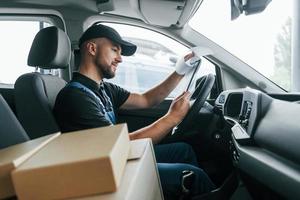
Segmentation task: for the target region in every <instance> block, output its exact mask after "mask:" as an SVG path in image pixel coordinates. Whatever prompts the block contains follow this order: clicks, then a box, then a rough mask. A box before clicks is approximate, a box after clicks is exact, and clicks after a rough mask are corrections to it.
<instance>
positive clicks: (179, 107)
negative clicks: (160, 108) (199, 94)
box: [166, 92, 191, 126]
mask: <svg viewBox="0 0 300 200" xmlns="http://www.w3.org/2000/svg"><path fill="white" fill-rule="evenodd" d="M190 96H191V94H190V93H189V92H183V93H182V94H181V95H180V96H178V97H177V98H175V99H174V100H173V102H172V104H171V106H170V108H169V111H168V113H167V114H166V117H167V118H169V119H171V121H172V123H174V124H173V125H174V126H176V125H177V124H179V123H180V122H181V121H182V119H183V118H184V117H185V115H186V114H187V112H188V111H189V109H190V103H189V101H190Z"/></svg>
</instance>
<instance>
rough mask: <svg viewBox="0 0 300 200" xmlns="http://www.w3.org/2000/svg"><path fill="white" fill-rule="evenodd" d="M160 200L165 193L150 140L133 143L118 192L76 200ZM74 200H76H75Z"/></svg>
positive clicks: (77, 199)
mask: <svg viewBox="0 0 300 200" xmlns="http://www.w3.org/2000/svg"><path fill="white" fill-rule="evenodd" d="M102 199H103V200H104V199H105V200H116V199H118V200H119V199H122V200H141V199H142V200H154V199H155V200H160V199H163V192H162V189H161V185H160V179H159V174H158V171H157V165H156V160H155V155H154V151H153V146H152V142H151V140H150V139H140V140H134V141H131V152H130V155H129V160H128V162H127V164H126V167H125V172H124V176H123V178H122V182H121V185H120V187H119V188H118V190H117V191H116V192H113V193H106V194H102V195H94V196H87V197H83V198H76V200H102ZM73 200H74V199H73Z"/></svg>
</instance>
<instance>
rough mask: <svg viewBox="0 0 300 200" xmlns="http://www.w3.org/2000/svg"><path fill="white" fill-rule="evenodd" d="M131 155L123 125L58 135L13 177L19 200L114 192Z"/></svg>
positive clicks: (15, 172) (18, 169) (15, 171)
mask: <svg viewBox="0 0 300 200" xmlns="http://www.w3.org/2000/svg"><path fill="white" fill-rule="evenodd" d="M129 151H130V143H129V136H128V130H127V125H126V124H121V125H116V126H109V127H104V128H94V129H88V130H83V131H76V132H72V133H66V134H62V135H60V136H59V137H58V138H56V139H55V140H53V141H52V142H50V143H49V144H48V145H46V146H45V147H44V148H43V149H41V150H40V151H39V152H38V153H36V154H34V155H33V156H31V157H30V158H29V159H28V160H26V162H24V163H23V164H22V165H20V166H19V167H18V168H17V169H16V170H14V171H13V173H12V178H13V183H14V186H15V190H16V194H17V196H18V198H19V199H20V200H21V199H26V200H28V199H30V200H35V199H38V200H40V199H64V198H71V197H79V196H85V195H91V194H99V193H102V192H113V191H116V189H117V187H118V185H119V184H120V181H121V178H122V175H123V171H124V168H125V164H126V161H127V158H128V155H129Z"/></svg>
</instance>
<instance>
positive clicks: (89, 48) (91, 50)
mask: <svg viewBox="0 0 300 200" xmlns="http://www.w3.org/2000/svg"><path fill="white" fill-rule="evenodd" d="M86 48H87V51H88V53H89V54H91V55H92V56H95V55H96V51H97V46H96V44H95V43H94V42H88V43H87V44H86Z"/></svg>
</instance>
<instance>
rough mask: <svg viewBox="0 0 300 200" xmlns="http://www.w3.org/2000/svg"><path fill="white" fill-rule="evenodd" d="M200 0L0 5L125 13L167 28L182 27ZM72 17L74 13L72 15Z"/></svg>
mask: <svg viewBox="0 0 300 200" xmlns="http://www.w3.org/2000/svg"><path fill="white" fill-rule="evenodd" d="M201 2H202V0H108V1H105V0H2V1H1V2H0V6H1V7H2V8H5V7H6V8H37V9H53V10H58V11H59V12H61V13H62V14H63V15H64V13H65V12H68V11H70V10H72V11H73V12H76V11H78V12H80V13H85V15H77V17H78V18H80V17H83V16H92V15H97V14H99V13H109V14H113V15H119V16H125V17H129V18H135V19H139V20H142V21H144V22H146V23H148V24H152V25H156V26H162V27H170V26H172V25H176V26H177V27H181V26H183V25H184V24H185V23H186V22H187V21H188V20H189V19H190V17H191V16H192V15H193V14H194V13H195V12H196V10H197V9H198V7H199V6H200V4H201ZM73 17H76V16H72V18H73Z"/></svg>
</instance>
